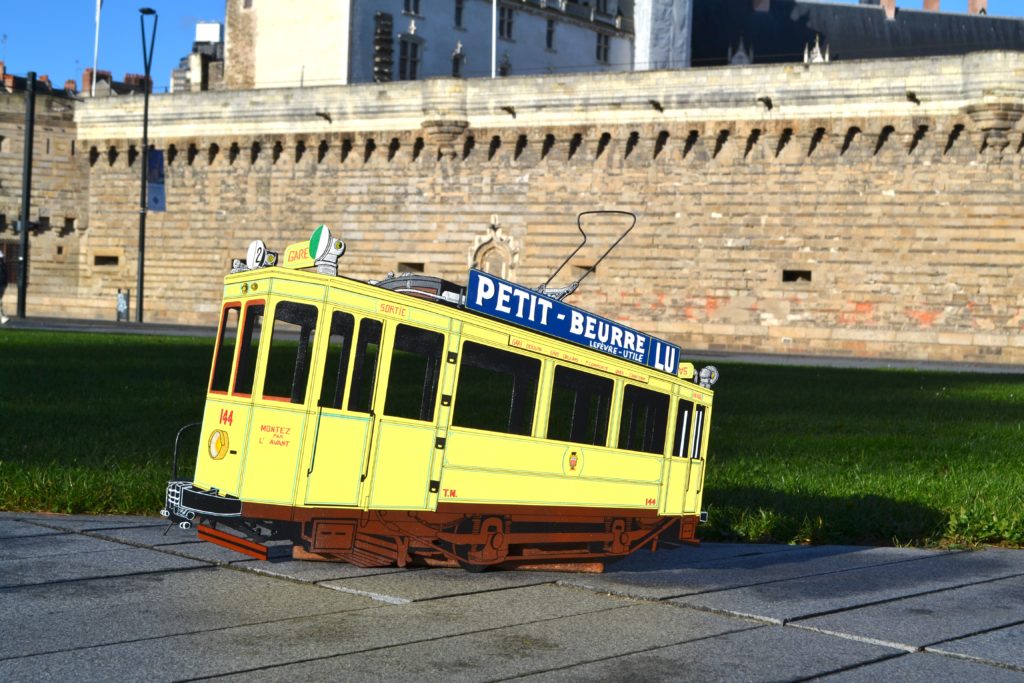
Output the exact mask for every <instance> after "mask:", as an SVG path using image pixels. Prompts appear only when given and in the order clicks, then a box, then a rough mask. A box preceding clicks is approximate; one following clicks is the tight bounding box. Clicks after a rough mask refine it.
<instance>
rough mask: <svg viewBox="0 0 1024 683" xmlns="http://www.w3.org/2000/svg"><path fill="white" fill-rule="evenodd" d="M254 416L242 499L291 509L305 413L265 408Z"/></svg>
mask: <svg viewBox="0 0 1024 683" xmlns="http://www.w3.org/2000/svg"><path fill="white" fill-rule="evenodd" d="M252 413H253V414H252V426H251V427H250V428H249V442H248V445H247V448H248V452H247V453H246V463H245V472H244V474H243V476H242V495H241V498H243V499H244V500H247V501H253V502H259V503H279V504H284V505H291V504H292V501H293V499H294V497H295V480H296V472H297V470H298V463H299V454H300V453H301V449H302V443H303V439H302V430H303V427H304V426H305V422H306V413H305V411H304V410H302V409H298V410H295V409H286V408H274V407H267V406H262V405H256V406H254V407H253V411H252Z"/></svg>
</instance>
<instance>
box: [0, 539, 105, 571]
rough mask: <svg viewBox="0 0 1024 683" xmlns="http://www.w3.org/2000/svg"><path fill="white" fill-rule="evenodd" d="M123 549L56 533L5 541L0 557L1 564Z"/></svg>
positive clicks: (101, 541)
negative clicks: (35, 558)
mask: <svg viewBox="0 0 1024 683" xmlns="http://www.w3.org/2000/svg"><path fill="white" fill-rule="evenodd" d="M122 548H124V546H123V545H121V544H120V543H112V542H110V541H105V540H103V539H101V538H89V537H88V536H82V535H80V534H72V533H56V532H55V533H52V534H43V535H40V536H18V537H16V538H7V539H4V541H3V550H2V551H0V557H2V558H3V559H2V560H0V562H2V561H3V560H25V559H30V558H33V557H49V556H57V555H73V554H76V553H94V552H101V551H105V550H120V549H122ZM0 571H2V570H0Z"/></svg>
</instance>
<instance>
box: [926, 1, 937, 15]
mask: <svg viewBox="0 0 1024 683" xmlns="http://www.w3.org/2000/svg"><path fill="white" fill-rule="evenodd" d="M939 2H940V0H924V10H925V11H926V12H938V11H939Z"/></svg>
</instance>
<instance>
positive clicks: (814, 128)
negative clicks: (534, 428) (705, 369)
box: [31, 53, 1024, 363]
mask: <svg viewBox="0 0 1024 683" xmlns="http://www.w3.org/2000/svg"><path fill="white" fill-rule="evenodd" d="M1021 75H1024V55H1022V54H1015V53H985V54H976V55H971V56H968V57H962V58H956V57H953V58H936V59H926V60H903V61H886V62H859V63H857V62H853V63H842V64H831V65H814V66H809V67H805V66H804V65H787V66H758V67H749V68H743V69H703V70H691V71H680V72H653V73H649V74H631V75H628V76H625V75H619V76H607V75H596V76H595V75H591V76H579V77H564V76H558V77H548V78H523V79H503V80H501V81H498V82H492V81H488V80H479V81H476V80H474V81H451V80H437V81H428V82H424V83H402V84H395V85H393V86H388V87H386V88H384V87H379V86H355V87H349V88H315V89H307V90H301V91H300V90H281V91H249V92H229V93H201V94H195V95H191V94H189V95H173V96H166V97H156V98H154V100H153V101H152V102H151V116H152V117H153V118H151V128H150V130H151V131H152V133H151V135H153V136H154V137H155V138H156V140H157V144H158V145H160V146H162V147H165V148H167V149H168V153H169V156H170V154H171V152H170V150H171V147H172V146H173V148H174V150H176V155H175V156H174V160H173V162H172V163H171V164H170V166H169V168H168V179H167V182H168V189H167V194H168V209H169V210H168V211H167V213H163V214H151V215H150V217H149V221H148V226H149V229H148V232H147V253H148V254H149V255H150V256H149V257H148V258H147V267H146V273H147V279H146V283H147V284H146V291H147V295H148V296H147V302H146V311H147V317H148V319H149V320H152V321H157V320H163V321H182V322H190V323H212V322H213V321H214V318H215V311H216V310H217V308H218V305H219V293H220V284H219V283H220V278H221V276H222V275H223V273H224V272H225V271H226V268H227V264H228V262H229V259H230V258H231V257H233V256H234V257H240V256H242V255H244V253H245V248H246V245H247V244H248V242H249V241H250V240H251V239H253V238H256V237H259V238H261V239H264V240H265V241H267V243H268V244H269V245H271V247H272V248H274V247H277V248H283V247H284V246H285V245H286V244H287V243H290V242H294V241H298V240H300V239H303V238H305V237H306V236H307V235H308V234H309V232H310V231H311V229H312V228H313V227H314V226H315V225H317V224H318V223H320V222H327V223H329V224H331V225H332V226H335V227H336V228H337V229H338V231H339V232H340V233H341V235H342V236H343V237H344V238H345V239H346V241H347V242H348V244H349V252H348V254H347V255H346V256H345V257H344V259H343V261H342V268H343V270H344V271H345V272H346V273H347V274H349V275H352V276H354V277H358V278H371V277H380V275H381V274H383V273H385V272H387V271H388V270H394V269H395V268H396V266H397V263H398V262H400V261H401V262H416V263H419V262H422V263H424V264H426V270H427V272H429V273H434V274H438V275H442V276H444V277H447V278H450V279H453V280H463V279H464V277H465V270H466V266H467V259H468V256H469V250H470V247H471V245H472V244H473V239H474V237H476V236H477V235H480V234H482V233H485V232H486V231H487V226H488V225H489V223H490V216H491V215H492V214H496V215H497V216H498V221H499V224H500V225H501V227H502V229H503V231H504V232H505V233H506V234H512V235H514V236H515V237H516V238H517V239H518V240H519V241H520V243H521V244H522V253H521V257H520V263H519V268H518V271H517V273H516V279H517V280H519V281H521V282H524V283H528V284H539V283H541V282H543V281H544V279H546V276H547V274H548V273H549V272H550V270H551V269H552V268H553V267H554V266H556V265H557V264H558V263H559V262H560V261H561V259H562V258H563V257H564V255H567V254H568V252H569V251H570V250H571V248H572V246H573V245H574V244H575V234H576V232H575V220H574V217H575V214H576V212H577V211H582V210H586V209H593V208H618V209H625V210H632V211H636V212H637V213H638V215H639V218H640V221H639V224H638V227H637V229H636V230H635V231H634V232H633V234H632V235H631V236H630V237H629V238H628V239H627V241H626V242H624V243H623V244H622V246H621V247H620V248H619V250H617V252H615V253H614V254H613V256H612V257H610V258H609V260H608V261H606V262H605V263H604V264H603V265H602V267H601V269H600V272H598V273H597V274H596V275H594V276H592V277H591V278H590V279H588V281H587V282H586V284H585V286H584V288H583V290H582V291H581V292H580V293H579V294H577V295H575V296H574V297H573V298H572V299H571V300H572V302H573V303H576V304H578V305H582V306H585V307H587V308H591V309H593V310H595V311H597V312H599V313H602V314H605V315H608V316H610V317H613V318H616V319H619V320H623V321H625V322H627V323H629V324H632V325H635V326H636V327H639V328H641V329H644V330H647V331H650V332H652V333H656V334H660V335H664V336H666V337H668V338H671V339H673V340H675V341H677V342H679V343H680V344H682V345H683V347H684V348H688V349H694V350H696V349H727V350H733V351H738V350H749V351H763V352H780V353H809V354H827V355H850V356H873V357H898V358H917V359H931V360H957V361H990V362H1000V363H1018V362H1022V361H1024V268H1022V267H1021V266H1022V263H1024V229H1022V225H1021V224H1022V221H1024V192H1022V190H1024V187H1022V183H1024V170H1022V160H1024V153H1022V152H1024V150H1022V146H1024V138H1022V135H1024V128H1022V125H1021V120H1020V109H1021V107H1020V102H1021V99H1022V98H1021V93H1020V92H1018V90H1019V88H1020V86H1019V83H1020V77H1021ZM759 98H762V99H761V100H760V101H759ZM769 99H770V107H769V102H768V100H769ZM140 107H141V105H140V103H137V102H132V101H129V100H128V99H127V98H121V99H118V100H117V101H113V100H112V101H107V102H98V101H97V102H87V103H85V104H84V105H82V106H81V107H80V109H79V111H78V113H77V119H78V125H79V129H78V133H79V138H80V145H82V147H83V149H87V148H88V147H90V146H96V148H97V149H98V150H99V151H100V152H101V153H100V155H99V158H98V159H97V161H96V163H94V164H93V165H92V166H91V167H88V168H87V172H88V178H89V183H90V187H91V192H90V193H89V202H90V203H89V209H88V214H89V217H90V224H89V229H88V230H87V231H86V232H85V233H84V235H83V238H82V247H83V250H84V252H85V253H86V260H85V261H84V263H91V261H90V260H89V258H90V254H93V253H98V252H101V251H103V250H116V249H118V248H121V249H123V250H124V255H125V258H124V259H122V261H121V264H120V266H119V267H120V271H119V272H117V273H109V272H108V273H105V274H102V275H100V274H98V273H97V272H96V271H95V269H93V270H92V271H91V272H90V271H88V270H87V269H83V270H82V272H81V273H80V275H81V283H80V285H79V287H78V290H77V298H76V299H75V300H74V303H75V307H76V309H77V310H78V311H79V312H80V313H81V314H82V315H83V316H95V317H106V316H107V313H108V310H107V309H108V308H109V304H108V301H107V298H108V295H109V292H108V290H114V289H116V286H131V287H133V286H134V273H135V262H134V260H133V255H134V243H135V236H134V235H135V230H136V225H137V213H136V212H137V209H136V206H137V201H138V199H137V187H138V173H137V166H129V165H128V160H127V155H126V154H124V153H120V154H118V155H117V156H116V158H115V159H114V161H113V163H112V164H111V163H109V159H108V156H107V154H106V150H107V149H109V148H111V147H112V148H114V149H116V150H119V151H120V152H123V151H124V149H125V148H126V146H127V145H129V144H132V141H131V139H130V138H129V137H128V135H129V133H130V132H133V131H132V122H133V121H137V118H136V117H138V116H139V114H140ZM318 112H321V113H323V114H327V116H326V117H325V116H322V115H320V114H318ZM328 118H329V119H330V120H328ZM438 122H442V123H438ZM134 125H135V126H137V123H135V124H134ZM549 136H550V137H549ZM495 140H497V141H499V142H500V145H497V146H495V144H494V141H495ZM236 145H237V150H236V151H233V149H234V146H236ZM254 145H258V149H259V152H258V154H255V155H254V153H253V150H254ZM492 152H493V154H492ZM517 153H518V154H517ZM254 157H255V160H254ZM621 227H622V226H621V225H620V224H616V223H614V222H611V221H605V222H602V223H601V224H599V225H596V226H595V228H594V231H593V239H592V245H593V247H592V248H589V247H588V249H587V250H585V251H584V253H582V254H581V255H580V256H579V257H577V259H576V261H575V265H576V266H577V270H578V269H579V267H582V266H585V265H588V264H589V263H592V262H593V260H594V259H595V258H596V256H597V254H598V253H599V252H600V251H601V250H602V249H603V247H604V245H606V244H608V243H609V242H610V241H611V240H612V239H613V238H614V236H615V233H616V231H617V230H619V229H621ZM783 271H810V273H811V281H810V282H806V281H795V282H784V281H783ZM564 279H567V276H563V277H560V278H559V280H564ZM42 289H43V287H42V285H39V287H38V288H37V292H38V293H37V295H36V296H35V298H33V300H32V302H31V303H32V306H33V308H32V310H33V311H34V312H35V313H38V314H44V313H58V312H66V308H65V306H66V299H65V298H64V297H65V292H61V291H58V290H57V289H56V288H54V289H53V290H52V291H50V292H43V291H41V290H42Z"/></svg>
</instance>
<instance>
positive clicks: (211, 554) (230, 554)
mask: <svg viewBox="0 0 1024 683" xmlns="http://www.w3.org/2000/svg"><path fill="white" fill-rule="evenodd" d="M153 549H154V550H159V551H160V552H162V553H168V554H170V555H180V556H182V557H190V558H192V559H193V560H203V561H204V562H211V563H213V564H225V565H231V566H235V565H239V566H245V565H246V564H249V563H254V562H256V560H254V559H252V558H251V557H249V556H248V555H243V554H242V553H239V552H235V551H234V550H229V549H228V548H223V547H221V546H219V545H214V544H213V543H207V542H206V541H193V542H191V543H172V544H169V545H158V546H153Z"/></svg>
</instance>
